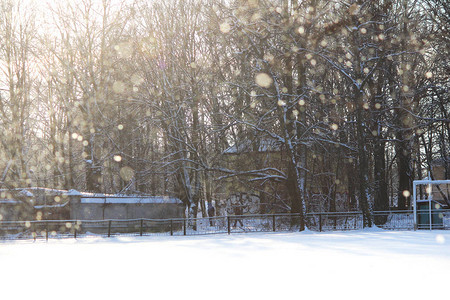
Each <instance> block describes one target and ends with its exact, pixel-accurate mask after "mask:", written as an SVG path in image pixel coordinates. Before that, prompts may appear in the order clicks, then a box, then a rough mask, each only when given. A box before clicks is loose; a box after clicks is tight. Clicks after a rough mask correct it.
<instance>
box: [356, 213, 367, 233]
mask: <svg viewBox="0 0 450 300" xmlns="http://www.w3.org/2000/svg"><path fill="white" fill-rule="evenodd" d="M361 214H362V219H363V223H362V229H364V228H366V216H365V215H364V212H362V213H361ZM355 229H357V228H355Z"/></svg>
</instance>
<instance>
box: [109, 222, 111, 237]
mask: <svg viewBox="0 0 450 300" xmlns="http://www.w3.org/2000/svg"><path fill="white" fill-rule="evenodd" d="M108 237H111V220H109V221H108Z"/></svg>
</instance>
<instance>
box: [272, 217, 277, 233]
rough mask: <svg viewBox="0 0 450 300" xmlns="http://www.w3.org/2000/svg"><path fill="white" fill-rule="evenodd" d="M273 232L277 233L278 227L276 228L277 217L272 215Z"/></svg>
mask: <svg viewBox="0 0 450 300" xmlns="http://www.w3.org/2000/svg"><path fill="white" fill-rule="evenodd" d="M272 230H273V231H274V232H275V231H276V226H275V215H272Z"/></svg>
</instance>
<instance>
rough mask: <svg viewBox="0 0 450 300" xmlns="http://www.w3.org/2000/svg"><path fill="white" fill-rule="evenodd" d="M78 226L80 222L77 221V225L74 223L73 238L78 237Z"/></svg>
mask: <svg viewBox="0 0 450 300" xmlns="http://www.w3.org/2000/svg"><path fill="white" fill-rule="evenodd" d="M77 226H78V224H77V222H75V225H73V228H74V232H73V238H74V239H76V238H77Z"/></svg>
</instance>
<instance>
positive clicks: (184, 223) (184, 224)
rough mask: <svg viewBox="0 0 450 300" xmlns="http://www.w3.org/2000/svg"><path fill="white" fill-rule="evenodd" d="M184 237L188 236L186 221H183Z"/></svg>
mask: <svg viewBox="0 0 450 300" xmlns="http://www.w3.org/2000/svg"><path fill="white" fill-rule="evenodd" d="M183 235H186V219H183Z"/></svg>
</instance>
